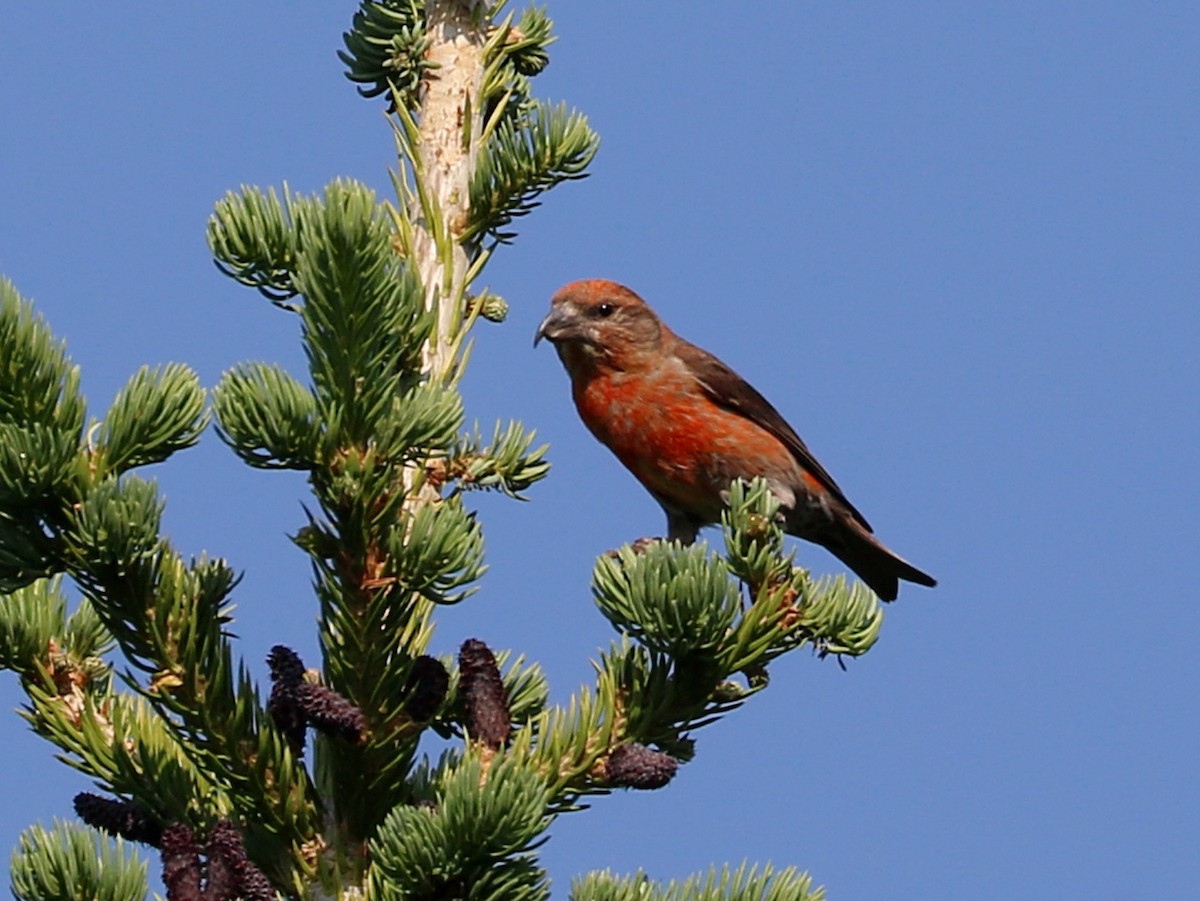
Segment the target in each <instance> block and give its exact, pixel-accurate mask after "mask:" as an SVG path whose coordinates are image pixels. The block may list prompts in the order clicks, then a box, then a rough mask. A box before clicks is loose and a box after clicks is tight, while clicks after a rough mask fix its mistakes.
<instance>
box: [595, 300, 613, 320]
mask: <svg viewBox="0 0 1200 901" xmlns="http://www.w3.org/2000/svg"><path fill="white" fill-rule="evenodd" d="M616 309H617V308H616V307H615V306H613V305H612V304H611V303H602V304H599V305H598V306H596V307H595V310H596V315H597V316H598V317H599V318H601V319H607V318H608V317H609V316H611V315H612V314H613V313H614V312H615V311H616Z"/></svg>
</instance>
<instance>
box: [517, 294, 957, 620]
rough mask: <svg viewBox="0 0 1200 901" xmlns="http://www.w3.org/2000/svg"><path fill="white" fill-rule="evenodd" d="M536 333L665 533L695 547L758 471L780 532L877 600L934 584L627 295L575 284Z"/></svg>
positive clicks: (747, 393)
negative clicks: (659, 516) (736, 487)
mask: <svg viewBox="0 0 1200 901" xmlns="http://www.w3.org/2000/svg"><path fill="white" fill-rule="evenodd" d="M543 338H545V339H546V340H547V341H549V342H551V343H552V344H553V345H554V347H555V349H556V350H557V351H558V356H559V359H561V360H562V363H563V366H565V367H566V370H567V373H568V374H569V375H570V377H571V393H572V395H573V397H574V400H575V407H576V409H577V410H578V411H579V415H580V417H581V418H582V419H583V423H584V425H586V426H587V427H588V429H589V430H590V431H591V433H592V434H593V435H595V436H596V438H598V439H599V440H600V442H601V443H602V444H604V445H605V446H607V447H608V449H609V450H611V451H612V452H613V453H614V454H616V456H617V459H619V460H620V461H621V462H622V463H623V464H625V466H626V468H628V469H629V471H630V472H632V473H633V475H634V476H635V477H636V478H637V480H638V481H639V482H641V483H642V485H643V486H645V488H646V490H648V491H649V492H650V494H651V495H653V496H654V499H655V500H656V501H658V503H659V504H660V505H661V506H662V508H663V510H664V511H665V512H666V514H667V537H668V538H671V539H678V540H680V541H682V542H683V543H685V544H690V543H692V542H693V541H695V539H696V533H697V532H698V531H699V530H700V528H701V527H703V526H706V525H711V524H714V523H718V522H720V520H721V511H722V510H723V509H724V507H725V505H726V502H727V499H728V491H729V486H730V485H731V484H732V483H733V481H734V480H736V479H745V480H747V481H748V480H750V479H752V478H754V477H755V476H761V477H762V478H764V479H765V480H766V481H767V483H768V485H769V486H770V488H771V491H772V493H773V494H774V495H775V496H776V497H777V498H778V499H779V502H780V504H781V513H782V516H783V525H784V529H785V531H787V532H788V533H789V534H791V535H795V536H797V537H799V538H803V539H805V540H807V541H811V542H814V543H816V544H819V545H821V546H822V547H824V548H826V549H827V550H829V551H830V552H832V553H833V554H834V555H835V556H837V557H838V558H839V559H840V560H841V561H842V562H844V563H845V564H846V565H847V566H849V567H850V569H852V570H854V572H855V573H857V574H858V576H859V578H861V579H862V580H863V581H864V582H866V584H867V585H868V586H869V587H870V588H871V590H872V591H874V592H875V593H876V594H877V595H879V597H881V598H882V599H883V600H885V601H890V600H894V599H895V597H896V594H897V592H898V591H899V580H900V579H904V580H905V581H907V582H915V583H917V584H918V585H929V586H933V585H936V584H937V583H936V582H935V581H934V579H933V577H932V576H930V575H928V574H926V573H923V572H921V570H919V569H917V568H916V567H915V566H913V565H912V564H910V563H908V562H907V561H906V560H903V559H901V558H900V557H899V556H897V555H896V554H894V553H893V552H892V551H890V550H889V549H888V548H887V547H885V546H884V545H883V543H882V542H880V541H879V539H877V538H876V537H875V536H874V534H873V533H872V531H871V527H870V525H868V524H867V520H866V519H865V518H864V517H863V515H862V514H861V513H859V512H858V510H857V509H855V507H854V505H853V504H851V503H850V501H848V500H847V499H846V495H845V494H843V493H842V489H841V488H839V487H838V485H837V483H836V482H835V481H834V480H833V477H832V476H831V475H830V474H829V473H828V472H827V471H826V470H825V467H823V466H822V465H821V464H820V463H818V462H817V460H816V458H815V457H814V456H813V455H812V452H811V451H809V449H808V447H807V446H805V444H804V442H803V441H801V440H800V436H799V435H797V434H796V432H795V431H794V430H793V429H792V427H791V426H790V425H788V424H787V422H786V421H784V418H783V417H782V416H780V415H779V412H778V411H777V410H776V409H775V408H774V407H773V406H771V404H770V403H768V402H767V400H766V398H764V397H763V396H762V395H761V394H759V393H758V392H757V391H755V390H754V388H752V387H751V386H750V385H749V384H748V383H747V382H746V381H745V380H744V379H742V377H741V376H739V375H738V374H737V373H736V372H734V371H733V370H732V369H730V368H729V367H728V366H726V365H725V364H724V363H722V362H721V361H720V360H718V359H717V358H716V357H714V356H713V355H712V354H710V353H708V352H707V351H705V350H701V349H700V348H699V347H696V346H695V345H694V344H689V343H688V342H687V341H685V340H683V339H682V338H680V337H679V336H678V335H676V334H675V333H674V332H672V331H671V330H670V329H669V328H667V326H666V325H665V324H664V323H663V321H662V320H661V319H659V318H658V316H657V315H655V313H654V311H653V310H652V309H650V307H649V306H648V305H647V304H646V302H645V301H644V300H642V299H641V298H640V297H638V296H637V295H636V294H635V293H633V291H631V290H629V289H628V288H625V287H623V286H621V285H618V284H615V283H614V282H610V281H605V280H603V279H588V280H585V281H578V282H572V283H571V284H569V285H567V286H566V287H565V288H562V289H561V290H560V291H559V292H558V293H557V294H555V295H554V297H553V299H552V300H551V304H550V314H549V315H548V316H547V317H546V318H545V319H544V320H543V321H542V324H541V325H540V326H539V327H538V330H537V335H536V336H535V337H534V346H536V345H537V343H538V342H539V341H540V340H541V339H543Z"/></svg>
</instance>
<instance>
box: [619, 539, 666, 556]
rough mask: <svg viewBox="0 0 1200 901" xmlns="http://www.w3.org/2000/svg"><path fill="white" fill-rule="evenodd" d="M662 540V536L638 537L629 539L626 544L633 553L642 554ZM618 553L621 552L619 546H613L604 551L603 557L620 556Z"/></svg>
mask: <svg viewBox="0 0 1200 901" xmlns="http://www.w3.org/2000/svg"><path fill="white" fill-rule="evenodd" d="M662 540H663V539H662V538H639V539H637V540H636V541H631V542H630V543H629V544H628V545H627V547H628V548H629V549H630V550H631V551H633V552H634V553H635V554H644V553H645V552H646V551H647V550H649V549H650V548H651V547H652V546H653V545H656V544H658V543H659V542H660V541H662ZM620 553H621V548H613V549H612V550H611V551H605V552H604V556H605V557H617V556H620Z"/></svg>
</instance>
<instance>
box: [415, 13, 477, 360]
mask: <svg viewBox="0 0 1200 901" xmlns="http://www.w3.org/2000/svg"><path fill="white" fill-rule="evenodd" d="M485 10H486V5H485V4H483V3H481V2H479V0H429V3H428V7H427V18H426V34H427V36H428V37H429V39H430V45H429V49H428V51H427V53H426V61H427V62H428V63H429V64H430V69H429V72H428V76H427V77H426V80H425V83H424V85H423V88H422V94H421V106H420V112H419V121H420V139H419V142H418V144H417V147H416V151H417V156H418V159H420V161H421V172H420V173H419V174H418V175H417V177H418V178H422V179H423V180H424V181H425V186H424V188H425V191H426V196H427V197H429V198H430V199H432V200H433V201H434V203H433V204H431V206H432V212H433V215H438V214H440V219H441V221H440V222H437V223H433V222H429V221H428V220H427V219H426V217H425V214H424V212H423V211H422V210H421V208H420V204H417V205H416V207H415V209H414V210H413V211H412V215H413V220H414V225H415V228H414V234H413V247H412V253H413V259H414V262H415V263H416V265H417V271H418V272H419V273H420V276H421V283H422V285H424V288H425V304H426V307H427V308H428V309H430V310H433V311H435V313H436V317H437V325H436V328H435V330H434V333H433V335H432V337H431V338H430V340H429V342H428V344H427V345H426V347H425V353H424V359H423V361H422V362H423V368H424V371H425V373H426V374H427V375H428V377H429V378H430V380H432V381H435V382H440V381H444V380H446V379H447V378H449V377H452V375H453V370H454V367H455V362H456V360H455V356H456V349H457V347H458V342H457V341H456V340H455V339H456V338H457V337H458V333H459V330H460V329H461V327H462V324H463V318H464V311H465V309H466V298H465V294H466V289H467V284H466V282H467V272H468V269H469V266H470V263H471V260H470V259H469V257H468V253H467V251H466V249H465V248H464V247H463V246H462V244H461V243H460V242H459V240H458V236H459V235H460V234H462V232H463V231H464V230H465V229H466V227H467V224H468V221H469V216H470V204H471V176H472V173H473V172H474V171H475V167H476V164H477V157H478V154H479V136H480V131H481V130H482V119H483V111H482V108H481V106H482V104H481V101H480V94H481V91H482V87H483V73H484V45H485V43H486V41H487V31H488V22H487V16H486V15H484V12H485Z"/></svg>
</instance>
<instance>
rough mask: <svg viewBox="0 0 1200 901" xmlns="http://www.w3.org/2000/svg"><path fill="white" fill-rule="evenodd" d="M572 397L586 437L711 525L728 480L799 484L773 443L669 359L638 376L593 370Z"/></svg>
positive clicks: (779, 444)
mask: <svg viewBox="0 0 1200 901" xmlns="http://www.w3.org/2000/svg"><path fill="white" fill-rule="evenodd" d="M572 393H573V395H574V399H575V406H576V408H577V409H578V411H579V415H580V418H582V419H583V421H584V424H585V425H587V427H588V429H589V430H590V431H591V432H592V434H593V435H595V436H596V437H597V438H598V439H599V440H600V441H601V442H602V443H603V444H605V445H606V446H607V447H608V448H609V449H610V450H612V452H613V453H614V454H615V455H616V456H617V458H618V459H619V460H620V461H621V462H622V463H624V464H625V466H626V467H627V468H628V469H629V470H630V471H631V472H632V473H633V474H634V475H635V476H636V477H637V478H638V480H639V481H640V482H641V483H642V484H643V485H645V486H646V488H648V489H649V490H650V491H651V492H652V493H653V494H655V495H657V496H659V497H663V498H666V499H668V500H670V501H671V502H673V503H674V504H676V505H677V506H680V507H682V508H684V509H691V510H697V512H699V510H704V511H705V513H706V514H708V515H710V516H711V517H712V518H713V519H716V518H718V517H719V516H720V510H721V507H722V502H721V494H722V492H724V491H725V489H726V488H728V486H729V483H730V482H732V481H733V480H734V479H736V478H752V477H753V476H754V475H764V476H767V477H768V478H769V477H772V476H773V477H775V478H778V479H780V480H783V481H791V480H792V479H794V478H796V477H799V467H798V466H796V463H795V460H794V458H793V457H792V455H791V453H790V452H789V451H788V449H787V448H786V447H785V446H784V445H783V443H782V442H781V441H780V440H779V439H778V438H776V437H775V436H774V435H772V434H771V433H770V432H768V431H766V430H765V429H762V428H759V427H758V426H757V425H755V424H754V423H753V422H750V421H749V420H747V419H745V418H744V417H742V416H739V415H737V414H734V413H731V412H729V411H728V410H725V409H723V408H721V407H719V406H717V405H716V404H715V403H713V402H712V401H711V400H709V399H708V397H707V396H706V395H705V394H704V392H703V390H702V388H701V386H700V385H699V384H698V383H697V382H696V379H695V377H694V376H693V375H692V374H691V372H690V371H689V370H688V369H687V367H686V366H685V365H684V364H683V363H682V361H679V360H678V359H676V358H674V357H671V356H667V357H666V358H665V359H664V361H663V363H662V365H660V366H658V367H657V368H655V369H654V370H651V371H648V372H640V373H637V374H629V373H625V372H621V371H615V370H610V369H607V368H605V367H602V366H601V367H595V368H594V369H593V370H592V372H591V373H590V374H589V376H588V377H586V378H580V379H576V380H574V384H573V392H572Z"/></svg>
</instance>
